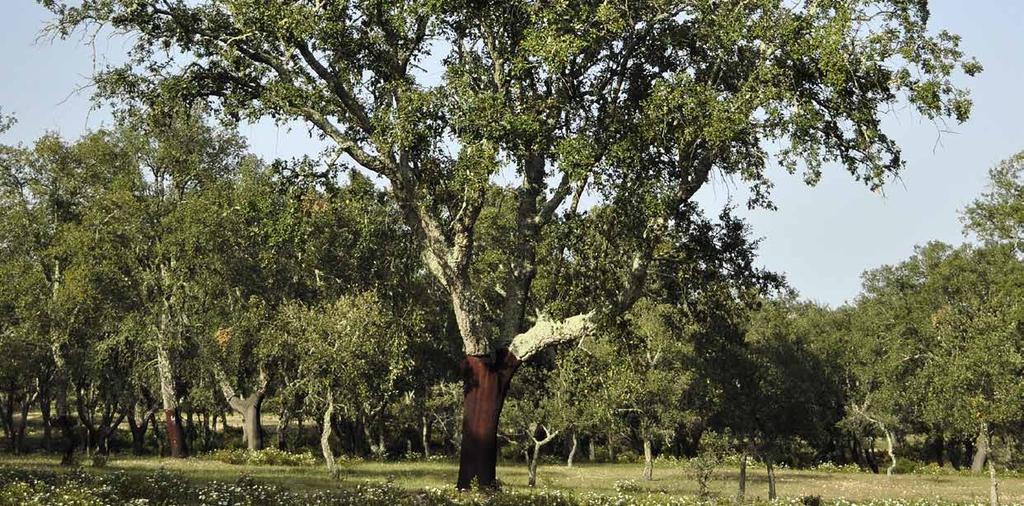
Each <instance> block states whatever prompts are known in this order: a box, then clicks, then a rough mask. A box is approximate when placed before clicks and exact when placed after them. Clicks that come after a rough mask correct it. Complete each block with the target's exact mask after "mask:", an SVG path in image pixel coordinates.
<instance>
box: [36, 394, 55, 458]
mask: <svg viewBox="0 0 1024 506" xmlns="http://www.w3.org/2000/svg"><path fill="white" fill-rule="evenodd" d="M39 412H40V414H41V415H42V418H43V448H45V449H46V451H47V452H51V451H53V432H52V431H53V421H52V420H51V419H50V415H51V406H50V392H49V391H48V390H44V391H42V393H41V395H40V396H39Z"/></svg>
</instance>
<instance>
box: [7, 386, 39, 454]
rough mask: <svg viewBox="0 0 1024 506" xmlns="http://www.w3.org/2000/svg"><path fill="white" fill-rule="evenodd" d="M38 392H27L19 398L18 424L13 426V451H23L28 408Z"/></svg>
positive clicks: (19, 452) (18, 452)
mask: <svg viewBox="0 0 1024 506" xmlns="http://www.w3.org/2000/svg"><path fill="white" fill-rule="evenodd" d="M37 395H38V392H32V393H27V394H25V396H24V397H23V398H22V399H21V406H20V407H21V410H20V412H19V413H18V415H19V418H18V425H17V426H15V427H14V434H13V435H14V453H17V454H21V453H23V452H24V451H25V429H26V428H27V427H28V410H29V408H30V407H31V405H32V403H34V402H35V401H36V396H37Z"/></svg>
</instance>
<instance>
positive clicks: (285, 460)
mask: <svg viewBox="0 0 1024 506" xmlns="http://www.w3.org/2000/svg"><path fill="white" fill-rule="evenodd" d="M203 458H205V459H207V460H215V461H217V462H223V463H225V464H234V465H239V466H242V465H245V466H312V465H316V463H317V459H316V457H314V456H313V454H312V453H308V452H307V453H289V452H285V451H281V450H278V449H277V448H266V449H263V450H259V451H250V450H242V449H232V450H217V451H214V452H210V453H207V454H205V455H204V456H203Z"/></svg>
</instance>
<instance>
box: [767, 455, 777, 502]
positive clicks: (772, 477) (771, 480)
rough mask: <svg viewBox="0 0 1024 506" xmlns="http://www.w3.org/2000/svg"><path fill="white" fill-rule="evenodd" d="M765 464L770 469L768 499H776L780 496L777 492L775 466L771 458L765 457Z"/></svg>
mask: <svg viewBox="0 0 1024 506" xmlns="http://www.w3.org/2000/svg"><path fill="white" fill-rule="evenodd" d="M764 466H765V468H766V469H767V470H768V500H769V501H774V500H775V499H776V498H777V497H778V494H776V493H775V466H774V465H773V464H772V461H771V460H770V459H765V461H764Z"/></svg>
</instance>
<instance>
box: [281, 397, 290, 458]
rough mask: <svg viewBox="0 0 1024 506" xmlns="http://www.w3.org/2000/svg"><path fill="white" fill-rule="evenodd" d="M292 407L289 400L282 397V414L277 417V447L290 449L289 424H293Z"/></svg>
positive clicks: (283, 449) (282, 449)
mask: <svg viewBox="0 0 1024 506" xmlns="http://www.w3.org/2000/svg"><path fill="white" fill-rule="evenodd" d="M291 415H292V409H291V406H289V405H288V402H286V401H284V400H283V399H282V401H281V415H280V416H279V417H278V419H277V449H278V450H281V451H285V450H287V449H288V425H289V424H291V421H292V420H291V418H292V417H291Z"/></svg>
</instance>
